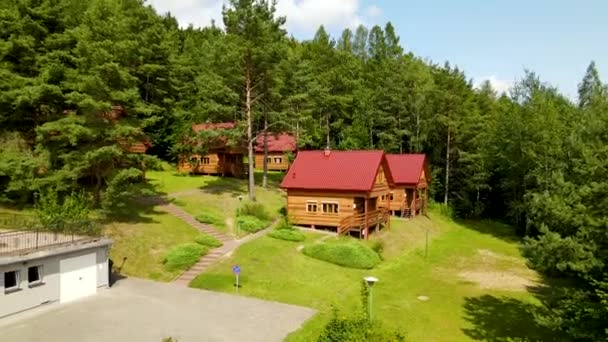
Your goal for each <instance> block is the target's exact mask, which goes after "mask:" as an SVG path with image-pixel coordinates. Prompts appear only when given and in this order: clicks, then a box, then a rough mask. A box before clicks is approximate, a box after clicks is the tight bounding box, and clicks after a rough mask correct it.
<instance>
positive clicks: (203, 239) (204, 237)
mask: <svg viewBox="0 0 608 342" xmlns="http://www.w3.org/2000/svg"><path fill="white" fill-rule="evenodd" d="M194 242H196V243H198V244H199V245H203V246H208V247H213V248H216V247H221V246H222V245H223V243H222V241H220V240H218V239H216V238H215V237H213V236H211V235H209V234H203V233H201V234H200V235H198V236H197V237H195V238H194Z"/></svg>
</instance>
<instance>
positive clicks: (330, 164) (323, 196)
mask: <svg viewBox="0 0 608 342" xmlns="http://www.w3.org/2000/svg"><path fill="white" fill-rule="evenodd" d="M390 182H391V174H390V171H389V169H388V163H387V161H386V158H385V155H384V152H383V151H330V150H325V151H300V152H298V155H297V157H296V159H295V161H294V162H293V165H292V166H291V167H290V168H289V171H288V172H287V174H286V175H285V178H284V179H283V181H282V182H281V188H283V189H284V190H286V191H287V215H288V217H289V218H290V220H292V222H293V223H295V224H298V225H307V226H311V227H313V228H320V227H329V228H331V229H336V231H337V233H338V234H342V233H351V232H356V233H357V234H358V236H359V237H366V238H367V237H369V231H370V229H375V228H376V229H379V228H380V226H381V225H384V224H387V223H388V224H390V221H389V216H390V215H389V211H388V209H387V207H388V205H389V203H388V195H389V193H390V188H389V184H390ZM383 200H384V203H383V202H382V201H383Z"/></svg>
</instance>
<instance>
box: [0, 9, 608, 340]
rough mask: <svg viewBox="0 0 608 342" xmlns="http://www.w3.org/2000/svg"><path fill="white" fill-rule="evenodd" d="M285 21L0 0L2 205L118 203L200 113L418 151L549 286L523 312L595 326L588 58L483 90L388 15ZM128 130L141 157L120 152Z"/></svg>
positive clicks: (446, 199) (597, 132)
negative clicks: (298, 32) (582, 66)
mask: <svg viewBox="0 0 608 342" xmlns="http://www.w3.org/2000/svg"><path fill="white" fill-rule="evenodd" d="M285 20H289V18H282V17H278V16H277V15H276V14H275V11H274V5H273V4H272V2H268V1H263V0H255V1H254V0H232V1H231V2H230V4H229V5H228V6H227V7H225V8H224V10H223V25H221V27H220V26H217V25H213V26H211V27H205V28H200V29H199V28H193V27H188V28H185V29H183V28H180V27H179V25H178V23H177V21H176V19H175V18H173V17H172V16H171V15H169V14H167V15H160V14H158V13H156V12H155V10H154V9H153V8H152V7H150V6H149V5H148V4H146V3H145V2H144V1H142V0H16V1H3V2H1V3H0V38H1V40H0V141H1V144H0V201H2V202H3V203H5V204H9V205H16V206H19V205H24V204H29V203H32V202H33V201H34V199H35V197H36V194H37V193H39V192H40V191H43V190H45V189H51V191H53V192H58V193H69V192H71V191H75V190H80V189H87V190H88V191H90V193H91V196H92V199H93V202H94V204H95V205H97V206H100V207H102V208H104V209H112V208H113V207H116V206H120V205H121V203H124V201H125V200H127V199H128V198H129V197H131V196H134V195H136V194H138V193H139V191H141V187H140V183H142V182H141V179H142V172H143V170H144V169H145V168H147V167H153V166H154V164H155V163H156V162H157V161H158V160H166V161H175V160H176V158H177V153H178V152H179V150H180V142H181V141H182V139H183V137H184V135H187V134H189V133H188V132H189V130H188V128H189V127H190V126H191V124H192V123H198V122H220V121H238V122H242V123H243V127H244V128H243V129H244V131H243V134H244V136H246V137H247V139H248V141H249V142H250V143H251V141H252V137H254V136H255V135H256V134H257V133H259V132H261V131H265V130H268V131H289V132H291V133H293V134H295V135H297V139H298V145H299V147H300V148H301V149H318V148H325V147H326V146H329V147H330V148H333V149H383V150H385V151H387V152H404V153H405V152H423V153H426V154H428V156H429V158H430V162H431V167H432V197H433V198H434V199H435V201H436V202H439V203H443V204H445V205H446V206H448V207H449V208H451V210H453V212H454V214H455V215H457V216H458V217H462V218H491V219H498V220H503V221H506V222H508V223H510V224H512V225H513V226H514V227H516V229H517V230H518V232H519V233H520V234H521V235H523V236H526V243H525V244H524V245H523V252H524V254H525V255H526V256H527V257H528V259H529V262H530V265H531V266H532V267H533V268H535V269H537V270H539V271H541V272H542V273H543V274H545V275H547V276H549V277H552V278H560V279H563V280H565V281H564V282H563V283H564V284H565V285H563V286H562V287H556V289H555V291H554V293H553V295H552V296H551V297H549V298H548V299H547V301H546V303H544V304H545V307H546V311H545V312H543V313H542V314H539V315H538V317H537V318H538V320H539V321H541V322H542V323H543V324H545V325H547V326H549V327H551V328H553V329H556V330H559V331H562V332H564V333H565V334H567V335H569V336H571V337H573V338H576V339H581V340H604V339H606V338H607V337H608V329H607V327H608V318H607V317H608V266H607V265H606V264H607V263H608V90H607V87H606V86H605V85H604V84H603V83H602V81H601V80H600V77H599V75H598V72H597V69H596V67H595V64H594V63H593V62H592V63H591V64H590V65H589V67H588V69H587V70H586V72H585V73H584V75H583V78H582V80H581V82H580V84H579V96H578V101H577V102H576V103H575V102H573V101H572V100H571V99H569V98H568V97H565V96H564V95H562V94H560V93H559V92H558V91H557V89H556V88H554V87H552V86H551V85H549V84H546V83H543V82H542V81H541V80H540V79H539V77H538V76H537V75H535V74H534V72H532V71H523V72H522V74H523V76H522V78H521V80H520V81H519V82H517V84H516V85H515V86H514V87H513V88H512V89H511V90H510V91H509V93H508V94H497V93H496V91H494V90H493V89H492V87H491V85H490V84H489V83H487V82H486V83H484V84H482V85H481V86H480V87H474V86H473V84H472V82H471V80H469V79H467V76H466V75H465V73H464V72H463V71H462V70H460V69H459V68H458V67H456V66H453V65H450V64H449V63H447V62H446V63H445V64H436V63H434V62H432V61H428V60H423V59H421V58H419V57H417V56H415V55H414V54H413V53H412V52H410V51H404V49H403V47H402V46H403V45H402V43H401V42H400V37H398V36H397V35H396V34H395V29H394V27H393V26H392V25H391V24H390V23H387V24H386V26H384V27H380V26H374V27H372V28H366V27H363V26H360V27H358V28H357V29H356V30H354V31H352V30H350V29H345V30H344V31H343V32H342V34H341V35H340V37H335V38H334V37H330V36H329V35H328V33H327V32H326V31H325V29H324V28H323V27H320V28H319V29H318V31H317V33H316V34H315V36H314V38H313V39H312V40H309V41H298V40H296V39H294V38H292V37H289V36H288V34H287V32H286V30H285V29H284V23H285ZM405 38H406V39H407V37H405ZM581 72H583V71H581ZM112 108H120V109H121V111H122V113H123V114H122V116H121V117H120V118H119V119H112V118H109V117H108V115H104V113H108V112H111V111H112ZM142 139H147V140H149V141H150V142H151V144H152V147H151V149H149V150H148V153H147V154H145V155H142V154H135V153H131V152H130V151H129V149H128V148H125V146H128V145H129V144H130V143H133V142H137V141H142Z"/></svg>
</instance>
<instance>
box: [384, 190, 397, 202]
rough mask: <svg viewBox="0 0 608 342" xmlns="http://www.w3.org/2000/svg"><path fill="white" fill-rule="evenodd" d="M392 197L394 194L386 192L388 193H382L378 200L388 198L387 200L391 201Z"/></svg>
mask: <svg viewBox="0 0 608 342" xmlns="http://www.w3.org/2000/svg"><path fill="white" fill-rule="evenodd" d="M394 198H395V196H394V194H393V193H392V192H391V193H390V194H388V195H382V196H381V197H380V200H382V201H387V200H388V201H392V200H393V199H394Z"/></svg>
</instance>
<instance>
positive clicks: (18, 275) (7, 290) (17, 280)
mask: <svg viewBox="0 0 608 342" xmlns="http://www.w3.org/2000/svg"><path fill="white" fill-rule="evenodd" d="M11 272H15V286H12V287H6V274H7V273H11ZM3 276H4V278H5V279H4V286H5V287H4V293H5V294H9V293H13V292H16V291H19V290H21V270H12V271H8V272H4V274H3Z"/></svg>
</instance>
